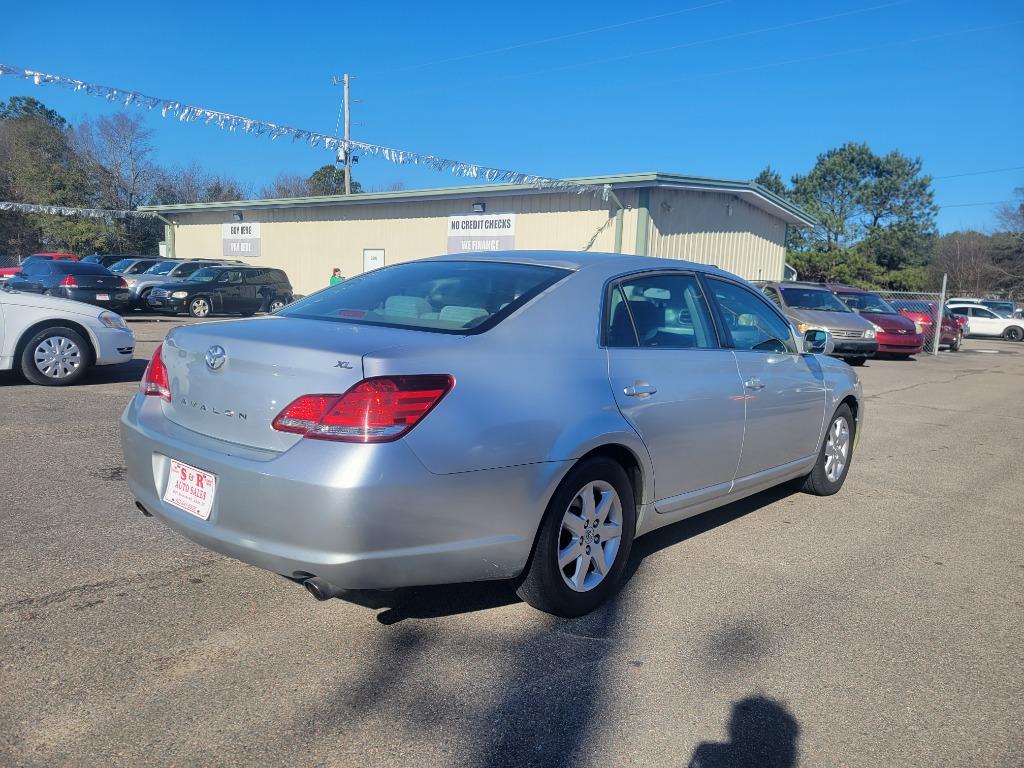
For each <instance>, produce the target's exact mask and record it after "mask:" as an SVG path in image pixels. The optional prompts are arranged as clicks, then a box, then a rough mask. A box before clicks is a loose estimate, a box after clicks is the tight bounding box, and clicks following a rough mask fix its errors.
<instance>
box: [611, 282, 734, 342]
mask: <svg viewBox="0 0 1024 768" xmlns="http://www.w3.org/2000/svg"><path fill="white" fill-rule="evenodd" d="M605 322H606V324H607V325H606V332H605V343H606V344H607V345H608V346H609V347H658V348H661V349H712V348H714V347H716V346H717V339H716V338H715V330H714V325H713V324H712V322H711V313H710V312H709V311H708V306H707V304H706V302H705V301H704V295H703V293H702V292H701V289H700V285H699V284H698V283H697V278H696V277H694V276H693V275H688V274H678V275H667V274H655V275H644V276H642V277H635V278H631V279H628V280H625V281H623V282H622V283H620V284H619V285H618V286H617V287H616V288H615V289H614V290H613V291H612V294H611V297H610V301H609V302H608V314H607V317H606V321H605Z"/></svg>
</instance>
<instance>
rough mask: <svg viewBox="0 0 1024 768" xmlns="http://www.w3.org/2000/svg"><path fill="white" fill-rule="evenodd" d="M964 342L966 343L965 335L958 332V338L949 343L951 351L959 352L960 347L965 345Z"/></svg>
mask: <svg viewBox="0 0 1024 768" xmlns="http://www.w3.org/2000/svg"><path fill="white" fill-rule="evenodd" d="M963 343H964V335H963V334H962V333H958V334H957V335H956V338H955V339H953V343H952V344H950V345H949V351H950V352H959V351H960V347H961V346H963Z"/></svg>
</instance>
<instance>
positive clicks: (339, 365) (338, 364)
mask: <svg viewBox="0 0 1024 768" xmlns="http://www.w3.org/2000/svg"><path fill="white" fill-rule="evenodd" d="M333 367H334V368H344V369H345V370H346V371H351V370H352V363H350V362H349V361H348V360H339V361H338V362H336V363H335V364H334V366H333Z"/></svg>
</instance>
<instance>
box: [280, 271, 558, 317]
mask: <svg viewBox="0 0 1024 768" xmlns="http://www.w3.org/2000/svg"><path fill="white" fill-rule="evenodd" d="M568 274H570V272H569V271H568V270H565V269H557V268H555V267H546V266H539V265H536V264H513V263H508V262H492V261H444V260H439V261H418V262H416V261H414V262H407V263H404V264H396V265H394V266H391V267H383V268H381V269H375V270H373V271H371V272H366V273H364V274H362V275H359V276H358V277H353V278H351V279H349V280H346V281H345V282H343V283H338V284H336V285H334V286H331V287H330V288H326V289H324V290H322V291H319V292H317V293H315V294H313V295H312V296H308V297H307V298H305V299H302V300H300V301H297V302H295V303H294V304H290V305H288V307H286V308H285V309H283V310H281V311H280V312H278V313H277V314H278V315H279V316H281V315H283V316H285V317H301V318H305V319H311V320H332V321H335V322H344V323H355V324H359V325H383V326H389V327H392V328H411V329H414V330H422V331H435V332H440V333H459V334H466V333H480V332H482V331H485V330H487V329H488V328H491V327H493V326H494V325H496V324H497V323H499V322H501V321H502V320H503V319H504V318H506V317H508V315H510V314H512V312H514V311H515V310H516V309H518V308H519V307H520V306H522V305H523V304H525V303H526V302H527V301H529V300H530V299H532V298H533V297H534V296H536V295H537V294H539V293H540V292H541V291H543V290H544V289H546V288H548V287H549V286H551V285H554V284H555V283H556V282H558V281H559V280H561V279H562V278H563V277H565V276H566V275H568Z"/></svg>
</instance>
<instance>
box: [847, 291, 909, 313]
mask: <svg viewBox="0 0 1024 768" xmlns="http://www.w3.org/2000/svg"><path fill="white" fill-rule="evenodd" d="M839 297H840V298H841V299H842V300H843V301H845V302H846V306H848V307H850V308H851V309H859V310H860V311H861V312H874V313H875V314H877V315H895V314H898V313H897V312H896V310H895V309H893V308H892V306H891V305H890V304H889V302H887V301H886V300H885V299H883V298H882V297H881V296H879V295H878V294H877V293H843V292H840V293H839Z"/></svg>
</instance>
